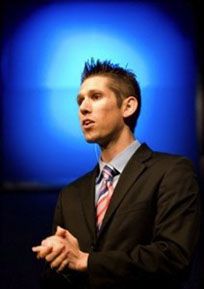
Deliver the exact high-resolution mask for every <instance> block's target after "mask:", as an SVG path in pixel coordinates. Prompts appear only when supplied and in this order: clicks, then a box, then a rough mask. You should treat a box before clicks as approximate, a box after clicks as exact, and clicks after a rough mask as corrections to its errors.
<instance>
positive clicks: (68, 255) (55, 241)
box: [32, 227, 89, 271]
mask: <svg viewBox="0 0 204 289" xmlns="http://www.w3.org/2000/svg"><path fill="white" fill-rule="evenodd" d="M32 250H33V252H35V253H36V254H37V258H44V259H45V260H46V261H47V262H49V263H50V266H51V268H55V269H57V271H62V270H63V269H64V268H66V267H68V268H69V269H73V270H77V271H86V269H87V263H88V256H89V254H88V253H84V252H82V251H81V250H80V248H79V243H78V240H77V239H76V238H75V237H74V236H73V235H72V234H71V233H70V232H69V231H67V230H65V229H62V228H61V227H57V231H56V233H55V235H53V236H50V237H48V238H46V239H45V240H43V241H42V242H41V245H40V246H36V247H33V248H32Z"/></svg>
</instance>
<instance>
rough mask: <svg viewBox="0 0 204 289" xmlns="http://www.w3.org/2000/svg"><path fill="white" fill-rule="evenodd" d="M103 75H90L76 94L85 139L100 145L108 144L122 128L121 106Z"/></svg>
mask: <svg viewBox="0 0 204 289" xmlns="http://www.w3.org/2000/svg"><path fill="white" fill-rule="evenodd" d="M109 81H110V80H109V79H108V77H105V76H92V77H89V78H87V79H86V80H85V81H84V82H83V83H82V85H81V87H80V91H79V95H78V99H77V101H78V105H79V118H80V123H81V128H82V131H83V134H84V136H85V139H86V140H87V141H88V142H96V143H98V144H100V145H105V144H108V143H109V142H111V141H114V139H116V138H117V136H118V135H119V134H120V132H121V131H122V129H123V128H124V125H125V124H124V120H123V113H122V106H121V108H120V107H118V105H117V99H116V96H115V94H114V92H113V91H112V90H110V88H108V82H109Z"/></svg>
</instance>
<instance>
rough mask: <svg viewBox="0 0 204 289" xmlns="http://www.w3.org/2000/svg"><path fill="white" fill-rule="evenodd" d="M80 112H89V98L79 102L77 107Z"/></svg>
mask: <svg viewBox="0 0 204 289" xmlns="http://www.w3.org/2000/svg"><path fill="white" fill-rule="evenodd" d="M79 110H80V112H81V113H82V114H85V113H88V112H91V103H90V100H89V99H84V100H83V101H82V103H81V104H80V108H79Z"/></svg>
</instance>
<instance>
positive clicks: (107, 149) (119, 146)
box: [101, 132, 135, 163]
mask: <svg viewBox="0 0 204 289" xmlns="http://www.w3.org/2000/svg"><path fill="white" fill-rule="evenodd" d="M134 140H135V138H134V135H133V134H132V133H131V132H124V133H123V134H122V135H120V136H119V137H118V138H117V139H114V140H112V141H111V142H109V143H108V144H107V145H106V146H101V159H102V160H103V161H104V162H106V163H107V162H110V161H111V160H112V159H113V158H114V157H115V156H116V155H118V154H119V153H120V152H122V151H123V150H124V149H125V148H126V147H128V146H129V145H130V144H131V143H132V142H133V141H134Z"/></svg>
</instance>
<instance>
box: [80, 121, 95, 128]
mask: <svg viewBox="0 0 204 289" xmlns="http://www.w3.org/2000/svg"><path fill="white" fill-rule="evenodd" d="M93 124H94V121H93V120H91V119H85V120H83V121H82V126H83V128H85V129H87V128H90V127H92V126H93Z"/></svg>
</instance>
